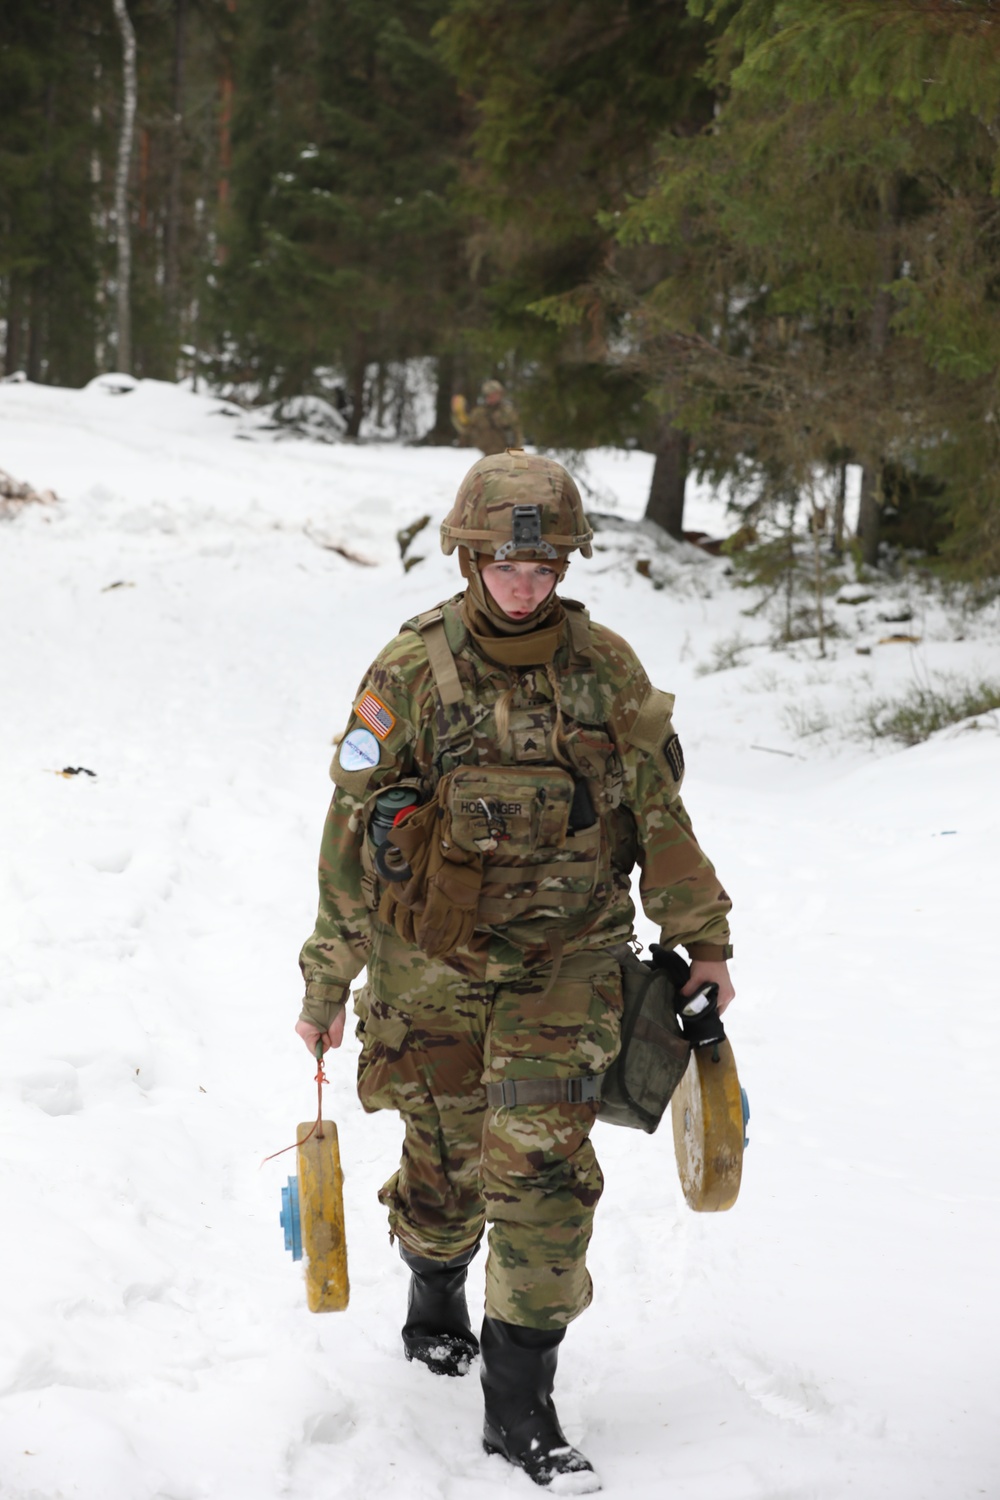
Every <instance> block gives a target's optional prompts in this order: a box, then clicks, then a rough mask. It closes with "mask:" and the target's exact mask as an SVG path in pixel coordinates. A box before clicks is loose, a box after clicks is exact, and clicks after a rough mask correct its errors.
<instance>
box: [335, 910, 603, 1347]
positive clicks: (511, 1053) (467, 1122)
mask: <svg viewBox="0 0 1000 1500" xmlns="http://www.w3.org/2000/svg"><path fill="white" fill-rule="evenodd" d="M368 974H369V980H368V984H367V986H366V987H365V989H363V990H362V991H360V993H359V994H358V996H357V997H356V1009H357V1013H358V1018H359V1023H358V1035H359V1037H360V1038H361V1041H362V1052H361V1059H360V1063H359V1067H358V1094H359V1096H360V1099H361V1102H362V1104H363V1106H364V1108H365V1109H366V1110H369V1111H375V1110H379V1109H395V1110H398V1111H399V1113H400V1115H401V1116H402V1119H403V1123H404V1125H405V1139H404V1143H403V1155H402V1160H401V1162H400V1166H399V1170H398V1172H396V1173H394V1175H393V1176H392V1177H391V1178H390V1179H389V1181H388V1182H387V1183H386V1184H385V1186H384V1187H383V1188H382V1190H381V1192H380V1193H379V1198H380V1201H381V1202H382V1203H383V1204H384V1205H385V1206H386V1208H387V1209H388V1211H389V1226H390V1232H391V1234H392V1235H394V1236H397V1237H398V1238H399V1239H400V1241H401V1242H402V1243H403V1245H404V1246H405V1247H406V1248H407V1249H408V1250H410V1251H412V1252H414V1253H415V1254H417V1255H422V1256H426V1257H428V1258H430V1259H434V1260H450V1259H451V1258H452V1257H453V1256H455V1255H458V1254H459V1253H460V1252H461V1251H463V1250H468V1249H470V1248H471V1247H472V1246H473V1245H475V1244H476V1243H477V1242H478V1240H479V1239H480V1237H481V1235H482V1232H483V1227H484V1223H485V1222H486V1221H489V1224H490V1230H489V1254H488V1257H487V1264H486V1311H487V1313H488V1314H489V1316H490V1317H493V1318H499V1319H501V1320H502V1321H503V1322H505V1323H516V1324H520V1325H521V1326H524V1327H528V1328H539V1329H556V1328H563V1327H565V1325H566V1324H567V1323H569V1322H570V1321H571V1319H573V1318H575V1317H576V1316H577V1315H578V1314H579V1313H581V1312H582V1311H583V1310H584V1308H585V1307H587V1306H588V1304H589V1302H590V1299H591V1295H592V1287H591V1280H590V1275H589V1273H588V1271H587V1265H586V1253H587V1246H588V1244H589V1241H590V1235H591V1230H592V1227H593V1218H594V1209H595V1207H596V1205H597V1201H598V1199H599V1198H600V1196H601V1190H602V1188H603V1185H604V1181H603V1178H602V1176H601V1169H600V1167H599V1165H598V1162H597V1158H596V1156H595V1154H594V1148H593V1146H592V1145H591V1142H590V1131H591V1127H592V1125H593V1123H594V1118H595V1115H596V1113H597V1106H596V1104H593V1103H580V1104H571V1103H569V1102H560V1103H557V1104H545V1105H517V1106H512V1107H507V1106H501V1107H500V1108H497V1109H491V1108H489V1107H488V1106H487V1102H486V1090H485V1085H486V1084H487V1083H493V1082H501V1081H502V1080H504V1079H522V1078H574V1077H580V1076H581V1075H584V1074H588V1073H602V1072H603V1071H604V1070H605V1069H606V1068H607V1067H608V1066H609V1065H610V1064H611V1062H612V1061H613V1059H614V1057H615V1055H616V1053H617V1051H618V1045H619V1031H620V1016H621V976H620V972H619V969H618V964H617V962H616V961H615V959H614V958H613V957H612V956H611V955H610V954H609V953H608V952H607V951H604V952H600V951H598V952H594V953H575V954H571V955H569V956H567V957H565V958H564V959H563V961H562V963H561V965H560V967H559V970H558V974H557V977H556V981H555V983H554V984H552V985H551V988H549V989H548V993H546V989H547V987H548V986H549V984H550V980H551V977H552V971H551V966H550V967H549V968H547V969H542V970H538V971H536V972H534V973H529V972H525V971H516V970H515V971H513V972H512V973H511V974H510V977H509V978H507V977H505V978H504V980H503V981H502V982H479V981H476V980H469V979H463V978H462V977H461V976H459V975H458V974H456V973H455V972H454V971H453V970H452V969H450V968H448V966H447V965H446V964H443V963H440V962H438V961H435V960H433V959H428V958H426V957H425V956H424V954H422V953H421V952H419V950H417V949H416V948H412V947H410V946H408V945H407V944H405V943H404V942H403V941H402V940H401V939H400V938H399V937H398V936H397V934H396V933H395V932H394V931H393V930H392V929H391V928H388V927H385V926H383V924H382V923H378V922H377V923H376V934H375V941H374V944H373V950H372V954H371V957H370V959H369V965H368Z"/></svg>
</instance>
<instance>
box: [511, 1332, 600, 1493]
mask: <svg viewBox="0 0 1000 1500" xmlns="http://www.w3.org/2000/svg"><path fill="white" fill-rule="evenodd" d="M565 1334H566V1330H565V1329H564V1328H558V1329H556V1330H555V1331H554V1332H552V1333H547V1332H542V1330H540V1329H538V1328H519V1327H517V1326H515V1325H514V1324H513V1323H501V1322H499V1321H498V1320H497V1319H496V1318H485V1319H484V1320H483V1333H482V1352H483V1370H482V1375H483V1394H484V1396H485V1397H486V1423H485V1426H484V1428H483V1447H484V1448H485V1449H486V1451H487V1453H499V1454H500V1456H501V1457H502V1458H505V1459H506V1460H507V1462H508V1463H512V1464H516V1465H517V1467H518V1468H519V1469H523V1470H524V1472H525V1473H526V1474H527V1475H528V1477H529V1479H533V1480H534V1481H535V1483H536V1484H541V1485H547V1486H548V1487H549V1488H550V1489H551V1490H552V1491H553V1493H555V1494H558V1495H590V1494H593V1492H594V1491H595V1490H599V1489H600V1488H601V1482H600V1480H599V1479H598V1477H597V1475H596V1474H595V1473H594V1470H593V1468H592V1467H591V1465H590V1463H589V1462H588V1460H587V1459H586V1458H584V1456H583V1454H582V1453H579V1452H578V1451H577V1450H576V1448H572V1447H570V1445H569V1443H568V1442H567V1441H566V1437H565V1434H564V1433H563V1430H562V1428H561V1427H560V1426H559V1418H558V1417H557V1416H556V1409H555V1406H554V1405H553V1404H552V1387H553V1385H554V1384H555V1378H556V1361H557V1359H558V1357H559V1345H560V1344H561V1343H562V1341H563V1338H564V1337H565Z"/></svg>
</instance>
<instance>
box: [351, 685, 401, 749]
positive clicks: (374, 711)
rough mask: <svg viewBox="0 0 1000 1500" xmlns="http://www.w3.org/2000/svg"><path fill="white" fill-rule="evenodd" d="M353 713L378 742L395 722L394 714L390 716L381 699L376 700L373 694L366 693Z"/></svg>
mask: <svg viewBox="0 0 1000 1500" xmlns="http://www.w3.org/2000/svg"><path fill="white" fill-rule="evenodd" d="M354 712H355V713H356V714H357V716H358V718H359V719H363V720H364V721H365V723H366V724H367V725H368V728H369V729H370V730H372V732H373V733H374V734H377V735H378V737H379V739H380V740H384V739H385V737H386V735H387V734H389V733H390V732H391V730H392V726H393V725H394V724H395V722H396V716H395V714H391V713H390V712H389V710H388V709H387V708H386V706H385V704H384V703H383V702H382V700H381V698H376V696H375V694H374V693H366V694H365V696H364V697H363V698H362V700H361V702H360V703H359V704H358V706H357V707H356V708H355V710H354Z"/></svg>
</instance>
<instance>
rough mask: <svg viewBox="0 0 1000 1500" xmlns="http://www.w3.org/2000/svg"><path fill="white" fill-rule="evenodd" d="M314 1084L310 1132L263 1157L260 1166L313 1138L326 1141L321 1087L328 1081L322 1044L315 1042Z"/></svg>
mask: <svg viewBox="0 0 1000 1500" xmlns="http://www.w3.org/2000/svg"><path fill="white" fill-rule="evenodd" d="M315 1082H316V1123H315V1124H314V1125H313V1128H312V1130H310V1131H309V1132H308V1134H306V1135H304V1136H303V1137H302V1139H301V1141H293V1142H292V1144H291V1145H290V1146H282V1148H281V1150H280V1151H272V1152H271V1155H270V1156H265V1157H264V1161H262V1162H261V1166H263V1165H264V1162H265V1161H274V1158H275V1157H276V1156H284V1154H285V1152H286V1151H294V1150H295V1148H296V1146H302V1145H304V1144H305V1142H306V1141H308V1140H310V1139H311V1138H312V1137H313V1136H315V1137H316V1139H317V1140H318V1141H322V1140H325V1139H326V1137H325V1136H324V1134H323V1085H324V1083H329V1082H330V1080H329V1078H327V1076H326V1074H325V1073H324V1071H323V1043H322V1042H317V1043H316V1079H315Z"/></svg>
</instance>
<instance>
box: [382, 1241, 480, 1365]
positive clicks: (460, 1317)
mask: <svg viewBox="0 0 1000 1500" xmlns="http://www.w3.org/2000/svg"><path fill="white" fill-rule="evenodd" d="M478 1249H479V1246H478V1245H473V1247H472V1249H471V1250H465V1251H463V1253H462V1254H461V1255H456V1256H455V1257H454V1259H453V1260H426V1259H424V1257H423V1256H420V1255H414V1254H413V1252H412V1251H411V1250H407V1249H406V1248H405V1247H404V1246H403V1245H400V1247H399V1253H400V1255H401V1256H402V1257H403V1261H404V1264H406V1265H407V1266H409V1268H410V1270H411V1272H412V1273H413V1274H412V1276H411V1277H410V1301H409V1306H408V1307H407V1310H406V1322H405V1323H404V1324H403V1349H404V1352H405V1354H406V1357H407V1359H419V1361H420V1363H421V1364H423V1365H426V1366H427V1368H428V1370H433V1372H434V1374H435V1375H467V1374H468V1373H469V1366H470V1364H471V1363H472V1361H473V1360H474V1359H475V1357H476V1355H477V1354H478V1353H479V1340H478V1339H477V1338H476V1335H475V1334H474V1333H473V1331H472V1324H471V1323H470V1322H469V1309H468V1307H467V1306H466V1302H465V1278H466V1275H467V1273H468V1268H469V1262H470V1261H471V1259H472V1257H473V1256H474V1255H475V1253H476V1251H477V1250H478Z"/></svg>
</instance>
